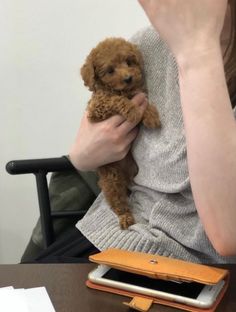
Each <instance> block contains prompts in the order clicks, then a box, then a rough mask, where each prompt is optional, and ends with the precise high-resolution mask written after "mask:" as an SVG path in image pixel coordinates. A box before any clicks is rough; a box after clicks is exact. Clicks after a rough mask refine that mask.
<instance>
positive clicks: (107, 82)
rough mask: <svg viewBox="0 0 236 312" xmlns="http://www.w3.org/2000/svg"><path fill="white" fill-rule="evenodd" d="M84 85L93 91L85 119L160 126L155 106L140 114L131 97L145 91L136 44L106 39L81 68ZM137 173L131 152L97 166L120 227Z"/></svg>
mask: <svg viewBox="0 0 236 312" xmlns="http://www.w3.org/2000/svg"><path fill="white" fill-rule="evenodd" d="M81 76H82V78H83V80H84V84H85V86H87V87H88V88H89V90H90V91H92V92H93V94H92V98H91V99H90V101H89V103H88V118H89V119H90V121H92V122H99V121H102V120H105V119H107V118H109V117H111V116H113V115H116V114H120V115H122V116H123V117H124V118H125V119H127V120H128V121H130V122H135V123H137V122H139V121H141V122H142V123H143V125H144V126H145V127H147V128H150V129H154V128H158V127H160V119H159V114H158V111H157V109H156V107H155V106H153V105H150V104H148V106H147V109H146V110H145V112H144V115H143V117H141V114H140V112H139V109H138V107H137V106H136V105H135V104H134V103H133V102H132V101H131V99H132V97H133V96H134V95H135V94H137V93H139V92H145V91H146V90H145V84H144V76H143V60H142V55H141V53H140V51H139V50H138V48H137V46H136V45H134V44H132V43H130V42H128V41H126V40H124V39H122V38H108V39H105V40H104V41H102V42H100V43H99V44H98V45H97V47H95V48H94V49H93V50H92V51H91V52H90V54H89V55H88V57H87V59H86V62H85V64H84V65H83V67H82V68H81ZM137 172H138V168H137V165H136V163H135V161H134V159H133V157H132V154H131V152H129V153H128V154H127V156H126V157H125V158H124V159H122V160H121V161H117V162H113V163H110V164H107V165H105V166H102V167H100V168H98V175H99V186H100V187H101V189H102V191H103V193H104V196H105V198H106V200H107V202H108V203H109V205H110V206H111V208H112V209H113V211H114V212H115V213H116V215H117V216H118V217H119V223H120V227H121V229H127V228H128V227H129V226H130V225H132V224H134V223H135V221H134V218H133V215H132V213H131V211H130V207H129V204H128V194H129V185H130V184H131V183H132V180H133V178H134V177H135V175H136V174H137Z"/></svg>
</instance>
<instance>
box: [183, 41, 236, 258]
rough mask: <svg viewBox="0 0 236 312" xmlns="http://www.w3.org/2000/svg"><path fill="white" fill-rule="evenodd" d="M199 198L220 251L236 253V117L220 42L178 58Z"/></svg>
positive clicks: (204, 219)
mask: <svg viewBox="0 0 236 312" xmlns="http://www.w3.org/2000/svg"><path fill="white" fill-rule="evenodd" d="M178 64H179V83H180V96H181V105H182V110H183V117H184V125H185V134H186V141H187V157H188V166H189V174H190V181H191V186H192V191H193V195H194V200H195V203H196V207H197V210H198V213H199V215H200V218H201V221H202V223H203V225H204V227H205V230H206V233H207V235H208V237H209V238H210V240H211V242H212V243H213V245H214V247H215V248H216V250H217V251H218V252H220V253H221V254H223V255H229V254H236V226H235V222H236V191H235V185H236V123H235V120H234V116H233V112H232V108H231V103H230V99H229V95H228V91H227V85H226V81H225V77H224V66H223V61H222V56H221V51H220V48H219V47H217V46H216V47H215V48H214V49H212V50H211V51H207V52H206V53H205V54H201V55H197V54H193V55H191V56H190V55H188V56H187V57H182V58H181V60H180V59H179V60H178Z"/></svg>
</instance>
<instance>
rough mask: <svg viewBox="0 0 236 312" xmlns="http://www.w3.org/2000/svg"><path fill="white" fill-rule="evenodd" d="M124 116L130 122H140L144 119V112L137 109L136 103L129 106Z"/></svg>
mask: <svg viewBox="0 0 236 312" xmlns="http://www.w3.org/2000/svg"><path fill="white" fill-rule="evenodd" d="M123 116H124V117H125V118H126V119H127V120H128V121H130V122H133V123H138V122H139V121H140V120H141V119H142V113H141V112H140V111H139V110H138V109H137V107H136V106H135V105H133V106H131V107H129V108H128V109H127V110H126V111H125V112H123Z"/></svg>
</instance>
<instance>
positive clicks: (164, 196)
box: [77, 28, 236, 263]
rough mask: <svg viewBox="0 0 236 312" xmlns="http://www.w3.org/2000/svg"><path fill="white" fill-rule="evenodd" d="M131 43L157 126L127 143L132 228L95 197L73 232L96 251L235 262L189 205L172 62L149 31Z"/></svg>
mask: <svg viewBox="0 0 236 312" xmlns="http://www.w3.org/2000/svg"><path fill="white" fill-rule="evenodd" d="M132 41H133V42H134V43H136V44H137V45H138V46H139V48H140V50H141V52H142V54H143V58H144V71H145V77H146V81H147V88H148V98H149V101H150V102H151V103H153V104H155V105H157V108H158V111H159V113H160V119H161V124H162V127H161V129H158V130H148V129H145V128H144V127H143V126H141V128H140V132H139V135H138V137H137V139H136V140H135V143H134V144H133V149H132V150H133V156H134V158H135V160H136V162H137V164H138V167H139V172H138V175H137V176H136V177H135V183H134V185H133V186H132V188H131V190H132V193H131V196H130V205H131V206H132V211H133V214H134V217H135V220H136V224H134V225H132V226H130V227H129V229H128V230H121V229H120V227H119V223H118V218H117V216H116V215H115V214H114V213H113V212H112V210H111V209H110V207H109V206H108V204H107V203H106V200H105V199H104V196H103V194H102V193H101V194H100V195H99V196H98V198H97V200H96V201H95V202H94V204H93V205H92V207H91V208H90V209H89V211H88V212H87V214H86V216H85V217H84V218H83V219H82V220H80V221H79V222H78V223H77V227H78V229H79V230H80V231H81V232H82V233H83V234H84V235H85V236H86V237H87V238H88V239H89V240H90V241H91V242H92V243H93V244H94V245H95V246H96V247H97V248H98V249H100V250H104V249H106V248H109V247H116V248H122V249H127V250H134V251H141V252H147V253H153V254H156V253H158V254H160V255H164V256H170V257H175V258H181V259H184V260H189V261H193V262H202V263H224V262H227V263H230V262H233V263H236V257H221V256H220V255H218V254H217V253H216V251H215V250H214V249H213V247H212V245H211V243H210V241H209V240H208V238H207V236H206V234H205V232H204V229H203V226H202V224H201V221H200V219H199V217H198V214H197V211H196V207H195V205H194V201H193V197H192V192H191V187H190V180H189V174H188V166H187V157H186V141H185V135H184V126H183V118H182V111H181V106H180V96H179V85H178V68H177V64H176V62H175V59H174V57H173V55H172V54H171V52H170V51H169V49H168V47H167V45H166V44H165V43H164V42H163V41H162V40H161V39H160V38H159V36H158V34H157V33H156V32H155V31H154V30H153V29H152V28H147V29H145V30H143V31H141V32H139V33H138V34H137V35H135V36H134V37H133V38H132ZM203 174H204V173H203Z"/></svg>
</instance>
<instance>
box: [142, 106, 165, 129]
mask: <svg viewBox="0 0 236 312" xmlns="http://www.w3.org/2000/svg"><path fill="white" fill-rule="evenodd" d="M142 123H143V125H144V126H145V127H146V128H149V129H156V128H159V127H160V126H161V122H160V117H159V113H158V110H157V108H156V107H155V106H154V105H152V104H148V106H147V108H146V110H145V112H144V114H143V118H142Z"/></svg>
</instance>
